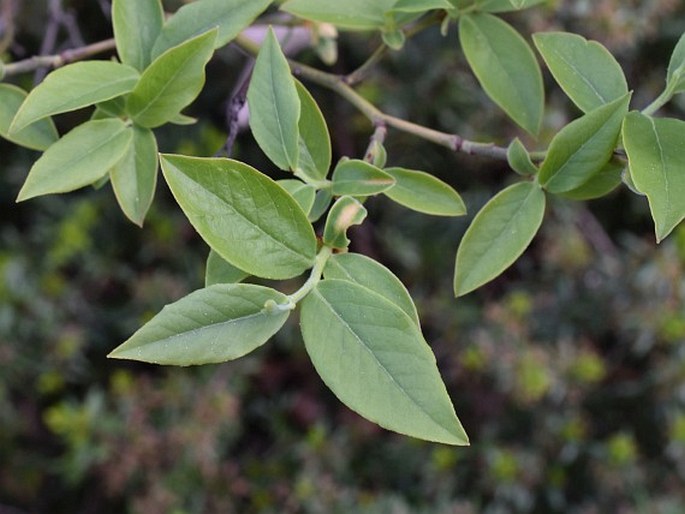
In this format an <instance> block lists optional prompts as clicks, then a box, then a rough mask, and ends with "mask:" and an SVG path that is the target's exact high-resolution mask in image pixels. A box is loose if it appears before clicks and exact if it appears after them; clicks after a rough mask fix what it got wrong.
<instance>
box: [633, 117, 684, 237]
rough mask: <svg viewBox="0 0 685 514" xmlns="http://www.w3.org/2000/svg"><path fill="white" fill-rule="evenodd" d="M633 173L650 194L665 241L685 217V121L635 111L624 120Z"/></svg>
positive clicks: (657, 226) (658, 233) (640, 187)
mask: <svg viewBox="0 0 685 514" xmlns="http://www.w3.org/2000/svg"><path fill="white" fill-rule="evenodd" d="M623 144H624V146H625V149H626V152H627V154H628V162H629V165H630V176H631V177H632V179H633V183H634V184H635V187H637V189H638V190H639V191H640V192H642V193H644V194H645V195H647V199H648V200H649V208H650V210H651V212H652V218H654V225H655V231H656V239H657V242H661V241H662V240H663V239H664V238H665V237H666V236H668V234H670V233H671V231H672V230H673V229H674V228H675V226H676V225H678V223H680V222H681V221H682V220H683V218H685V173H683V170H685V153H683V145H684V144H685V122H683V121H680V120H675V119H669V118H651V117H649V116H645V115H643V114H640V113H637V112H631V113H630V114H628V116H626V119H625V121H624V123H623Z"/></svg>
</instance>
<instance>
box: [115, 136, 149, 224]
mask: <svg viewBox="0 0 685 514" xmlns="http://www.w3.org/2000/svg"><path fill="white" fill-rule="evenodd" d="M132 130H133V141H132V144H131V145H130V146H129V147H128V151H127V152H126V153H125V154H124V156H123V157H122V158H121V159H120V160H119V162H117V163H116V164H115V165H114V167H113V168H112V169H111V170H110V172H109V175H110V178H111V180H112V187H113V188H114V195H115V196H116V197H117V201H118V202H119V206H120V207H121V210H122V211H123V212H124V214H125V215H126V217H127V218H128V219H130V220H131V221H132V222H133V223H135V224H136V225H139V226H141V227H142V226H143V220H144V219H145V215H146V214H147V211H148V209H149V208H150V205H151V204H152V199H153V197H154V195H155V187H156V185H157V140H156V139H155V135H154V134H153V133H152V131H151V130H150V129H146V128H143V127H138V126H134V127H133V129H132Z"/></svg>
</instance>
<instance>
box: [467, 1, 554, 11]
mask: <svg viewBox="0 0 685 514" xmlns="http://www.w3.org/2000/svg"><path fill="white" fill-rule="evenodd" d="M545 1H546V0H478V1H477V2H476V5H477V6H478V8H479V9H480V10H481V11H487V12H509V11H520V10H522V9H528V8H529V7H533V6H535V5H538V4H541V3H543V2H545Z"/></svg>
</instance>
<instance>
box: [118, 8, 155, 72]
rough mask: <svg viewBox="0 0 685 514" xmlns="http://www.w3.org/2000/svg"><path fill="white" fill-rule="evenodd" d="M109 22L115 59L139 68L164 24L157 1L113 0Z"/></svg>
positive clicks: (147, 62) (144, 64)
mask: <svg viewBox="0 0 685 514" xmlns="http://www.w3.org/2000/svg"><path fill="white" fill-rule="evenodd" d="M112 25H113V27H114V39H115V41H116V45H117V53H118V54H119V59H121V62H123V63H124V64H128V65H129V66H133V67H134V68H136V69H137V70H139V71H143V70H144V69H145V68H147V66H148V65H149V64H150V61H151V60H152V57H151V56H152V47H153V45H154V44H155V41H156V40H157V37H158V36H159V33H160V31H161V30H162V25H164V10H163V9H162V2H161V1H160V0H113V1H112Z"/></svg>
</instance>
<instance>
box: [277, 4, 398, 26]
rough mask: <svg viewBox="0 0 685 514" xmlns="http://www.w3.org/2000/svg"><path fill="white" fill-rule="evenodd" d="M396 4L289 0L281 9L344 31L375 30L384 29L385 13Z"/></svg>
mask: <svg viewBox="0 0 685 514" xmlns="http://www.w3.org/2000/svg"><path fill="white" fill-rule="evenodd" d="M395 2H396V0H375V1H373V2H369V1H368V0H345V1H344V2H322V1H321V0H289V1H287V2H285V3H284V4H283V5H282V6H281V9H282V10H284V11H286V12H289V13H290V14H294V15H295V16H297V17H299V18H304V19H306V20H312V21H319V22H325V23H331V24H333V25H335V26H337V27H340V28H344V29H350V30H375V29H381V28H383V26H384V25H385V13H386V12H387V11H389V10H390V9H392V7H393V5H394V4H395Z"/></svg>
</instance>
